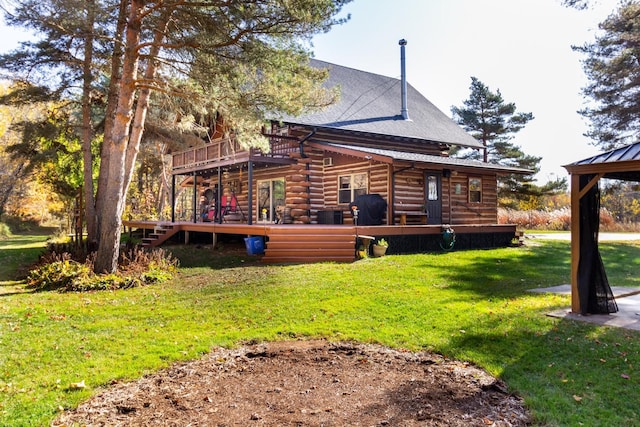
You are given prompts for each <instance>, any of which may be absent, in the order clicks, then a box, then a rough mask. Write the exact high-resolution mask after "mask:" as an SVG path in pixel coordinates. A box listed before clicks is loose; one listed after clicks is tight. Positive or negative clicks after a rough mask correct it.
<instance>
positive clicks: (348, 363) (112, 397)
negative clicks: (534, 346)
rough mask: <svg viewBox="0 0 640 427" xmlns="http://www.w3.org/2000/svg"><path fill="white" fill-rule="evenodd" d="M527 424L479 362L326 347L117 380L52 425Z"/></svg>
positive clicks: (274, 351)
mask: <svg viewBox="0 0 640 427" xmlns="http://www.w3.org/2000/svg"><path fill="white" fill-rule="evenodd" d="M75 424H78V425H86V426H158V425H160V426H215V427H223V426H318V427H319V426H407V427H410V426H525V425H528V424H529V416H528V414H527V412H526V410H525V409H524V407H523V404H522V401H521V399H519V398H518V397H516V396H514V395H512V394H510V393H509V392H508V391H507V390H506V387H505V386H504V384H502V383H501V382H500V381H498V380H496V379H495V378H493V377H491V376H490V375H488V374H487V373H486V372H484V371H482V370H480V369H478V368H477V367H474V366H472V365H469V364H466V363H461V362H457V361H453V360H449V359H446V358H443V357H441V356H437V355H434V354H430V353H412V352H408V351H407V352H404V351H397V350H392V349H389V348H385V347H382V346H377V345H365V344H354V343H329V342H326V341H293V342H271V343H264V344H255V345H247V346H245V347H242V348H238V349H231V350H229V349H223V348H216V349H214V350H213V351H212V352H211V353H209V354H208V355H207V356H206V357H204V358H202V359H200V360H196V361H193V362H188V363H181V364H177V365H175V366H173V367H171V368H169V369H167V370H164V371H162V372H159V373H157V374H154V375H149V376H147V377H144V378H142V379H140V380H139V381H135V382H130V383H119V384H115V385H114V386H113V387H110V388H109V389H107V390H105V391H104V392H102V393H100V394H98V395H97V396H95V397H94V398H92V399H91V400H90V401H88V402H86V403H84V404H83V405H81V406H80V407H79V408H78V409H76V410H73V411H69V412H65V413H64V414H63V415H62V416H60V417H59V418H58V420H56V422H55V423H54V424H53V425H54V426H64V425H66V426H70V425H75Z"/></svg>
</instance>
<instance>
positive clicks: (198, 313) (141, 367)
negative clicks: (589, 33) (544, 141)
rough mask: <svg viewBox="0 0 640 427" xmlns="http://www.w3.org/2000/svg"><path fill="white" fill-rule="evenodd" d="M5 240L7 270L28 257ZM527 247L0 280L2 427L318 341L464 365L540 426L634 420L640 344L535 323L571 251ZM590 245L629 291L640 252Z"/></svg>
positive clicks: (563, 276) (193, 257)
mask: <svg viewBox="0 0 640 427" xmlns="http://www.w3.org/2000/svg"><path fill="white" fill-rule="evenodd" d="M2 244H3V246H0V249H1V250H0V271H2V272H3V273H4V274H7V272H8V271H9V270H10V269H12V268H13V269H15V268H16V263H15V260H16V259H23V260H25V261H26V260H29V259H32V258H33V256H34V255H33V253H32V252H31V249H28V248H20V247H17V246H12V245H11V244H10V243H9V242H6V241H5V242H2ZM536 244H539V245H540V246H532V247H521V248H505V249H496V250H474V251H460V252H455V251H454V252H449V253H442V254H420V255H403V256H386V257H384V258H375V259H365V260H361V261H358V262H356V263H353V264H313V265H288V266H264V265H261V264H259V263H256V262H255V261H254V260H253V259H252V258H251V257H248V256H224V255H222V254H221V253H220V252H219V251H213V250H212V249H210V248H207V247H198V246H195V245H192V246H186V247H183V246H178V247H170V248H168V249H170V250H171V251H172V252H173V253H174V255H176V256H177V257H178V258H179V259H180V260H181V268H180V273H179V276H178V277H177V278H176V279H175V280H173V281H171V282H168V283H164V284H162V285H154V286H148V287H144V288H137V289H129V290H123V291H116V292H99V293H83V294H59V293H56V292H43V293H38V294H33V293H29V292H24V291H23V290H22V289H21V287H20V286H16V284H15V283H13V282H0V292H3V291H4V292H5V295H0V340H1V342H0V425H11V426H33V425H36V426H46V425H48V424H49V423H50V422H51V420H52V419H53V418H54V417H55V415H56V414H57V413H58V412H59V411H60V410H61V409H63V408H71V407H73V406H75V405H78V404H79V403H80V402H81V401H83V400H85V399H87V398H88V397H89V396H90V395H91V394H93V393H95V392H97V391H98V390H99V388H100V387H104V386H107V385H108V384H109V383H111V382H112V381H114V380H121V379H135V378H138V377H140V376H142V375H144V374H146V373H149V372H153V371H155V370H157V369H159V368H162V367H165V366H167V365H169V364H171V363H173V362H175V361H177V360H186V359H193V358H197V357H199V356H200V355H201V354H203V353H206V352H207V351H208V350H209V349H210V348H211V347H212V346H219V345H222V346H233V345H237V344H239V343H241V342H243V341H248V340H286V339H293V338H312V337H326V338H328V339H331V340H357V341H362V342H375V343H381V344H384V345H388V346H392V347H396V348H406V349H410V350H422V349H427V350H431V351H434V352H438V353H441V354H444V355H446V356H449V357H452V358H457V359H462V360H468V361H472V362H474V363H476V364H478V365H480V366H482V367H483V368H485V369H486V370H488V371H489V372H491V373H492V374H494V375H496V376H499V377H501V378H502V379H503V380H504V381H505V382H506V383H507V384H508V386H509V387H510V389H511V390H512V391H513V392H515V393H518V394H520V395H521V396H523V397H524V398H525V401H526V404H527V405H528V407H529V409H530V410H531V412H532V413H533V415H534V417H535V422H536V424H537V425H549V426H555V425H557V426H565V425H585V426H598V425H602V426H613V425H619V426H634V425H637V426H640V421H638V420H637V419H636V418H637V413H638V408H640V394H639V393H637V390H638V389H639V387H640V366H638V363H639V362H638V361H639V352H640V334H639V333H637V332H631V331H626V330H621V329H611V328H605V327H598V326H595V325H591V324H586V323H581V322H580V323H578V322H574V321H570V320H561V319H556V318H550V317H547V316H545V313H547V312H549V311H552V310H556V309H559V308H564V307H568V306H569V297H568V296H559V295H552V294H533V293H529V292H526V290H528V289H531V288H536V287H544V286H554V285H558V284H562V283H568V281H569V271H570V265H569V259H570V256H569V243H568V242H555V241H540V242H536ZM601 249H602V252H603V257H604V259H605V265H606V267H607V272H608V275H609V278H610V281H611V283H612V284H613V285H616V286H638V287H640V280H639V279H638V275H637V271H638V267H639V264H640V246H638V245H637V244H633V243H626V244H622V243H620V244H617V243H616V244H603V245H602V246H601ZM5 251H8V252H9V253H11V254H12V255H7V256H5V254H4V252H5ZM21 254H22V255H21ZM5 263H9V264H10V265H9V266H4V265H3V264H5ZM8 291H14V292H13V293H10V294H7V292H8ZM79 381H84V382H85V384H86V385H87V388H86V389H74V388H73V387H70V385H71V384H73V383H77V382H79Z"/></svg>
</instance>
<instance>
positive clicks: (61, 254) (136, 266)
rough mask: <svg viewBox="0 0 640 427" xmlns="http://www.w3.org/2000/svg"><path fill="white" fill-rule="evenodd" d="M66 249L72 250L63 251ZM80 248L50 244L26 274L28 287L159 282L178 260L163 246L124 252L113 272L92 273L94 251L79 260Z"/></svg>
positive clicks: (62, 288)
mask: <svg viewBox="0 0 640 427" xmlns="http://www.w3.org/2000/svg"><path fill="white" fill-rule="evenodd" d="M65 249H69V250H70V251H71V252H65V251H64V250H65ZM83 252H84V251H83V250H82V249H77V248H75V246H73V245H69V244H60V243H57V244H51V245H49V251H48V252H46V253H45V254H44V255H42V256H41V257H40V260H39V261H38V264H37V266H36V267H34V268H33V269H32V270H31V272H30V273H29V275H28V277H27V286H28V287H30V288H33V289H35V290H36V291H46V290H59V291H60V292H85V291H98V290H114V289H127V288H132V287H136V286H141V285H150V284H154V283H161V282H163V281H166V280H169V279H171V278H172V277H173V274H174V273H175V272H176V270H177V266H178V261H177V259H175V258H174V257H173V256H172V255H171V254H169V253H168V252H166V251H164V250H163V249H154V250H152V251H146V250H144V249H141V248H134V249H130V250H128V251H124V252H122V253H121V254H120V256H119V259H118V271H117V272H116V273H114V274H95V273H93V264H94V260H95V253H90V254H89V255H88V256H85V258H84V259H81V258H82V256H83V255H84V254H83Z"/></svg>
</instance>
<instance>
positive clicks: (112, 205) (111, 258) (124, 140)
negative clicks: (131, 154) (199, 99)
mask: <svg viewBox="0 0 640 427" xmlns="http://www.w3.org/2000/svg"><path fill="white" fill-rule="evenodd" d="M123 1H124V0H123ZM143 7H144V0H132V1H131V4H130V9H129V14H128V19H127V29H126V35H125V46H124V56H123V59H122V77H121V79H120V82H119V84H118V97H117V107H116V110H115V117H114V120H113V128H112V129H111V132H110V133H109V134H105V140H104V147H103V154H106V158H107V159H108V162H109V166H108V168H107V169H106V171H107V173H108V179H107V181H106V183H104V191H103V192H101V194H100V198H101V203H100V205H101V218H100V243H99V246H98V253H97V255H96V261H95V266H94V270H95V272H96V273H113V272H115V271H116V269H117V267H118V255H119V248H120V232H121V228H122V212H123V209H124V199H125V198H124V189H125V155H126V151H127V146H128V144H129V136H130V134H129V128H130V125H131V120H132V114H133V102H134V98H135V94H136V78H137V73H138V61H139V57H140V53H139V50H138V47H139V43H140V30H141V20H142V9H143ZM101 173H102V170H101Z"/></svg>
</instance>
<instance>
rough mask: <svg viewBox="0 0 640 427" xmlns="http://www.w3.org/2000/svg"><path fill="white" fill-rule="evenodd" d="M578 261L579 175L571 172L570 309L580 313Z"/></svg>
mask: <svg viewBox="0 0 640 427" xmlns="http://www.w3.org/2000/svg"><path fill="white" fill-rule="evenodd" d="M579 263H580V175H578V174H571V311H572V312H574V313H580V296H579V295H578V264H579Z"/></svg>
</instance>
